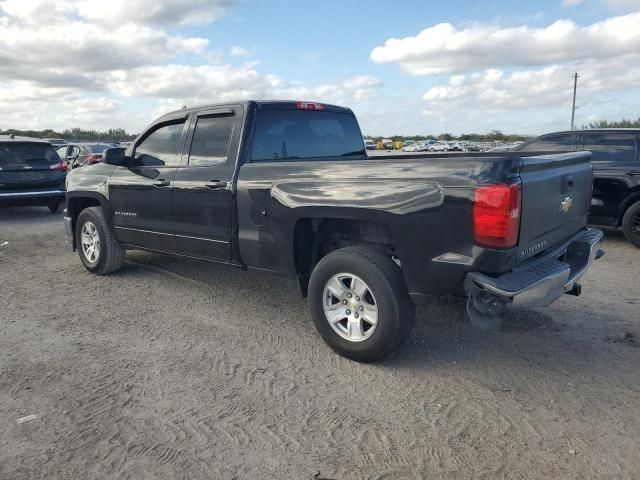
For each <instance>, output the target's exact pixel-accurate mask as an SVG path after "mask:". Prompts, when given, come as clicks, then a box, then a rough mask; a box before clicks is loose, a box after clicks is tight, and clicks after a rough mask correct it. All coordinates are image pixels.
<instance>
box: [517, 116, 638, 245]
mask: <svg viewBox="0 0 640 480" xmlns="http://www.w3.org/2000/svg"><path fill="white" fill-rule="evenodd" d="M639 146H640V129H593V130H574V131H570V132H557V133H550V134H548V135H543V136H541V137H538V138H534V139H533V140H529V141H528V142H526V143H524V144H522V145H520V146H518V147H517V148H516V150H518V151H525V152H535V151H540V152H562V151H569V152H572V151H576V150H589V151H590V152H592V164H593V199H592V200H591V214H590V216H589V222H590V223H591V224H593V225H602V226H606V227H613V228H622V230H623V232H624V234H625V237H626V238H627V239H628V240H629V241H630V242H631V243H633V244H634V245H635V246H636V247H638V248H640V148H639Z"/></svg>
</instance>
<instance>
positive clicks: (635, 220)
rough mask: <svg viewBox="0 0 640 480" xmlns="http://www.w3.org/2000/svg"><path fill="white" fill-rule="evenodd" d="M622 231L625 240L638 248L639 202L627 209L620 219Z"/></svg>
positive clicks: (639, 235)
mask: <svg viewBox="0 0 640 480" xmlns="http://www.w3.org/2000/svg"><path fill="white" fill-rule="evenodd" d="M622 231H623V232H624V236H625V237H627V240H629V241H630V242H631V243H633V244H634V245H635V246H636V247H638V248H640V202H636V203H634V204H633V205H631V206H630V207H629V208H627V211H626V212H625V214H624V217H622Z"/></svg>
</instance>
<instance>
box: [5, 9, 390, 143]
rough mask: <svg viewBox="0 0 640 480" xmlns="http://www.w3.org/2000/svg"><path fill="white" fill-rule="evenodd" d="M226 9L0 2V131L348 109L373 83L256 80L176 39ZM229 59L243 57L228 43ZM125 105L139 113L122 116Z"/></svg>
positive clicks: (253, 67)
mask: <svg viewBox="0 0 640 480" xmlns="http://www.w3.org/2000/svg"><path fill="white" fill-rule="evenodd" d="M235 2H236V0H164V1H158V0H136V1H135V2H131V1H125V0H111V1H109V2H106V1H103V0H29V1H25V0H0V122H1V125H0V126H1V127H2V128H9V127H18V128H50V127H54V128H65V127H71V126H82V127H90V128H109V127H116V126H122V127H126V128H131V129H134V130H135V129H139V128H141V127H142V126H143V125H144V123H146V122H148V121H149V120H151V116H152V115H155V114H159V113H162V112H163V111H166V110H167V109H170V108H179V107H181V106H182V105H185V104H186V105H195V104H199V103H213V102H216V101H228V100H235V99H238V100H242V99H249V98H294V99H308V100H319V101H324V102H332V103H345V104H351V103H352V102H359V101H362V100H364V99H366V98H367V96H368V95H369V93H370V92H371V91H373V89H375V88H377V87H378V86H379V84H380V82H379V81H378V80H377V79H375V78H373V77H370V76H352V77H349V78H347V79H345V80H344V81H342V82H332V83H323V84H312V85H310V84H307V83H301V82H295V81H291V80H287V79H284V78H282V77H279V76H275V75H268V74H265V73H261V72H259V71H258V69H257V66H258V62H257V61H256V62H248V63H245V64H242V65H230V64H222V63H221V59H222V58H223V55H222V53H221V51H220V50H219V49H217V50H216V49H214V48H213V47H211V46H210V45H209V41H208V40H207V39H204V38H199V37H191V36H182V35H180V34H179V33H176V32H180V31H181V30H180V28H179V27H181V26H182V25H184V24H192V23H209V22H211V21H212V20H214V19H216V18H217V17H218V16H219V15H221V14H222V13H223V12H224V11H225V9H226V8H228V7H229V6H231V5H232V4H234V3H235ZM229 54H230V55H232V56H235V57H239V58H241V57H247V56H250V55H251V51H249V50H247V49H246V48H243V47H241V46H234V47H232V48H231V49H230V50H229ZM187 59H188V62H189V63H188V64H186V63H182V62H186V61H187ZM195 62H201V64H200V65H197V64H193V63H195ZM132 102H137V104H139V105H144V107H143V108H144V109H145V110H146V111H144V112H143V114H142V115H141V116H140V115H137V114H131V112H130V111H128V112H127V110H130V109H131V107H130V105H131V104H132ZM153 105H157V107H158V110H157V111H155V112H151V111H149V109H152V108H153ZM138 113H139V112H138Z"/></svg>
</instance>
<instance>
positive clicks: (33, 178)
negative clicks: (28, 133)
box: [0, 135, 67, 213]
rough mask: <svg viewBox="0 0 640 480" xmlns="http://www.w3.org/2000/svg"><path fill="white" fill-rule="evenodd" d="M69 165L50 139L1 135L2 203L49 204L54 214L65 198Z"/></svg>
mask: <svg viewBox="0 0 640 480" xmlns="http://www.w3.org/2000/svg"><path fill="white" fill-rule="evenodd" d="M66 175H67V164H66V162H64V161H62V160H60V157H59V156H58V154H57V153H56V151H55V150H54V149H53V147H52V146H51V144H50V143H49V142H46V141H44V140H39V139H37V138H28V137H15V136H13V135H11V136H8V137H7V136H0V204H1V205H46V206H48V207H49V210H50V211H51V212H52V213H55V212H57V211H58V208H59V205H60V203H62V202H64V199H65V185H64V184H65V178H66Z"/></svg>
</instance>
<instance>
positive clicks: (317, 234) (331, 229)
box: [293, 218, 397, 297]
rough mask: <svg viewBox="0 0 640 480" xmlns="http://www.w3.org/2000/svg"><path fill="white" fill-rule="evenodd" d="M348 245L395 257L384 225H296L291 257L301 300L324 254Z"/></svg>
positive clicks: (337, 221)
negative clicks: (369, 248) (361, 246)
mask: <svg viewBox="0 0 640 480" xmlns="http://www.w3.org/2000/svg"><path fill="white" fill-rule="evenodd" d="M351 245H364V246H370V247H373V248H375V249H377V250H380V251H382V252H383V253H385V254H386V255H389V256H395V255H397V244H396V242H395V239H394V238H393V235H392V234H391V231H390V230H389V228H388V227H387V226H386V225H383V224H381V223H376V222H369V221H357V220H351V219H344V218H303V219H300V220H298V221H297V222H296V226H295V230H294V241H293V254H294V262H295V268H296V273H297V275H298V280H299V282H300V289H301V291H302V294H303V296H305V297H306V295H307V287H308V284H309V277H310V276H311V272H312V271H313V268H314V267H315V265H316V263H318V261H320V259H321V258H322V257H324V256H325V255H327V254H328V253H330V252H332V251H334V250H338V249H340V248H344V247H348V246H351Z"/></svg>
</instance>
